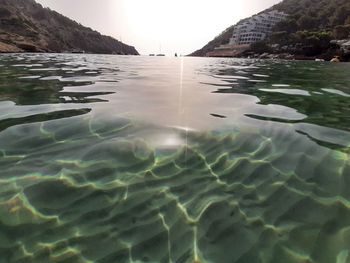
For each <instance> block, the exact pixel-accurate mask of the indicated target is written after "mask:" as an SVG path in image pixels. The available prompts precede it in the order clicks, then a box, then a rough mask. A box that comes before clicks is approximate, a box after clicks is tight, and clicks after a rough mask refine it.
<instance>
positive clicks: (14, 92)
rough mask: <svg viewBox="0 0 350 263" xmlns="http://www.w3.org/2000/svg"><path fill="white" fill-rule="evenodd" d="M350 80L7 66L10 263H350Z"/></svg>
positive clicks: (327, 75)
mask: <svg viewBox="0 0 350 263" xmlns="http://www.w3.org/2000/svg"><path fill="white" fill-rule="evenodd" d="M349 73H350V66H349V65H347V64H336V65H335V64H329V63H317V62H296V61H268V60H266V61H263V60H241V59H210V58H177V59H175V58H157V57H154V58H149V57H127V56H103V55H81V54H79V55H78V54H77V55H68V54H16V55H2V56H0V263H8V262H11V263H12V262H16V263H19V262H23V263H24V262H26V263H27V262H35V263H36V262H43V263H44V262H45V263H46V262H62V263H63V262H69V263H71V262H74V263H75V262H89V263H90V262H99V263H119V262H135V263H136V262H138V263H139V262H173V263H175V262H176V263H182V262H184V263H185V262H186V263H187V262H188V263H194V262H196V263H197V262H202V263H205V262H208V263H209V262H210V263H226V262H230V263H232V262H237V263H243V262H244V263H255V262H256V263H258V262H259V263H260V262H262V263H267V262H274V263H280V262H284V263H330V262H334V263H349V262H350V255H349V251H350V155H349V154H350V74H349Z"/></svg>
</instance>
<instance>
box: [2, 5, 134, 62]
mask: <svg viewBox="0 0 350 263" xmlns="http://www.w3.org/2000/svg"><path fill="white" fill-rule="evenodd" d="M1 47H3V48H1ZM5 47H6V48H5ZM1 51H2V52H11V51H12V52H17V51H30V52H63V51H68V52H69V51H77V52H80V51H85V52H89V53H104V54H112V53H116V54H132V55H137V54H138V52H137V51H136V49H135V48H134V47H132V46H128V45H125V44H123V43H122V42H120V41H118V40H116V39H114V38H112V37H108V36H103V35H101V34H100V33H98V32H97V31H94V30H92V29H91V28H88V27H84V26H82V25H80V24H79V23H77V22H75V21H73V20H71V19H69V18H67V17H65V16H63V15H61V14H59V13H57V12H55V11H52V10H50V9H48V8H43V7H42V6H41V5H40V4H38V3H36V2H35V1H34V0H0V52H1Z"/></svg>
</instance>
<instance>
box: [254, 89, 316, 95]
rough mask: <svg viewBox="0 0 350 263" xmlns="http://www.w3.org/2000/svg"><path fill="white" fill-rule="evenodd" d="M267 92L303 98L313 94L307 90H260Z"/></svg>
mask: <svg viewBox="0 0 350 263" xmlns="http://www.w3.org/2000/svg"><path fill="white" fill-rule="evenodd" d="M259 90H261V91H265V92H278V93H283V94H287V95H301V96H311V94H310V93H309V92H308V91H306V90H301V89H259Z"/></svg>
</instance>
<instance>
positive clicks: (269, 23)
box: [230, 10, 288, 45]
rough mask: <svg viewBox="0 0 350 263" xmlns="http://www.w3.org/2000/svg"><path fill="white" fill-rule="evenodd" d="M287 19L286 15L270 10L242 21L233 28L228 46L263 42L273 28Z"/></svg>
mask: <svg viewBox="0 0 350 263" xmlns="http://www.w3.org/2000/svg"><path fill="white" fill-rule="evenodd" d="M287 17H288V15H287V14H285V13H283V12H279V11H277V10H272V11H269V12H264V13H260V14H258V15H255V16H252V17H250V18H247V19H244V20H242V21H240V22H238V24H237V25H236V26H235V27H234V30H233V34H232V38H231V39H230V45H246V44H252V43H254V42H257V41H262V40H264V39H265V38H266V37H267V36H268V35H269V34H271V32H272V29H273V27H274V26H275V25H276V24H277V23H278V22H281V21H282V20H285V19H286V18H287Z"/></svg>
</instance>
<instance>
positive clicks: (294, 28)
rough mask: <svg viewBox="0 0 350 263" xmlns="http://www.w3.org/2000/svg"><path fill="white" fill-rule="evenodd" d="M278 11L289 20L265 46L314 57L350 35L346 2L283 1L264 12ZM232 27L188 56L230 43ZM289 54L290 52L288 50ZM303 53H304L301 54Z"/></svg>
mask: <svg viewBox="0 0 350 263" xmlns="http://www.w3.org/2000/svg"><path fill="white" fill-rule="evenodd" d="M271 9H277V10H279V11H282V12H285V13H287V14H289V15H290V18H289V19H288V20H286V21H284V22H281V23H280V24H278V25H277V26H276V27H275V28H274V33H273V34H272V36H271V38H270V39H267V41H266V42H267V43H268V44H280V45H290V46H296V45H297V44H298V45H300V46H302V47H301V48H299V50H295V47H293V48H294V49H293V50H292V52H291V53H293V52H295V53H301V54H303V55H317V54H321V53H323V52H326V51H327V50H328V49H329V45H330V44H329V43H330V40H332V39H344V38H347V37H348V35H349V34H350V1H349V0H284V1H282V2H281V3H279V4H277V5H275V6H273V7H271V8H269V9H267V10H264V11H263V12H265V11H268V10H271ZM233 28H234V26H231V27H229V28H228V29H227V30H225V31H224V32H223V33H222V34H220V35H219V36H217V37H216V38H215V39H214V40H212V41H210V42H209V43H208V44H207V45H205V46H204V47H203V48H201V49H199V50H197V51H195V52H193V53H192V54H190V55H191V56H205V54H206V53H207V52H209V51H212V50H214V48H215V47H217V46H219V45H220V44H225V43H228V42H229V39H230V37H231V35H232V32H233ZM305 47H308V49H307V48H306V49H307V50H306V49H305ZM289 51H290V50H289ZM304 53H305V54H304Z"/></svg>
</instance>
